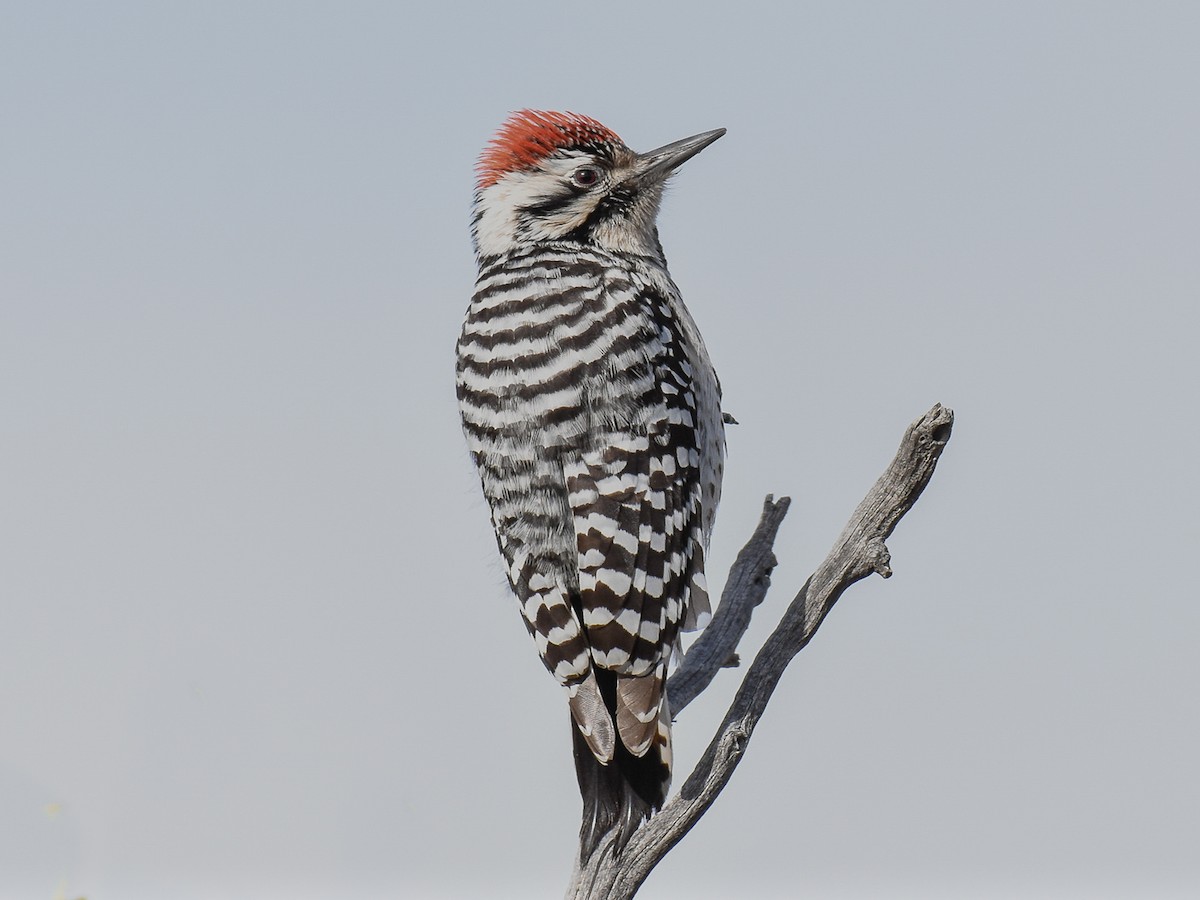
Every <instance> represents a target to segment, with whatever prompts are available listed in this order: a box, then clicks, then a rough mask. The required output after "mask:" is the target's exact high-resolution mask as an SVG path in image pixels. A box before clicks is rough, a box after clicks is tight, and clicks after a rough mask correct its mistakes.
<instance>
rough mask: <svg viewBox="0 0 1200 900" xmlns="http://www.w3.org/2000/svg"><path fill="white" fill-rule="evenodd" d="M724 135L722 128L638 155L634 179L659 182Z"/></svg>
mask: <svg viewBox="0 0 1200 900" xmlns="http://www.w3.org/2000/svg"><path fill="white" fill-rule="evenodd" d="M724 133H725V129H724V128H717V129H716V130H714V131H706V132H704V133H703V134H694V135H692V136H691V137H687V138H684V139H683V140H682V141H675V142H674V143H673V144H667V145H666V146H665V147H659V148H658V149H657V150H651V151H650V152H649V153H640V154H638V162H637V169H636V172H635V174H634V177H635V178H637V179H638V180H639V181H642V180H647V181H661V180H662V179H664V178H666V177H667V176H668V175H670V174H671V173H672V172H674V171H675V170H676V169H678V168H679V167H680V166H682V165H683V164H684V163H685V162H687V161H688V160H689V159H691V158H692V157H693V156H695V155H696V154H697V153H699V152H700V151H701V150H703V149H704V148H705V147H707V146H708V145H709V144H711V143H712V142H713V141H715V140H716V139H717V138H719V137H720V136H721V135H723V134H724Z"/></svg>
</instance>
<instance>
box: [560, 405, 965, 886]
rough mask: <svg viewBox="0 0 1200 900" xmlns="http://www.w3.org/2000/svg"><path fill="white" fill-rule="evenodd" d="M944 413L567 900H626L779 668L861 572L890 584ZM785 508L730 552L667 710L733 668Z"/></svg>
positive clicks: (924, 427) (715, 782)
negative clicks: (666, 781)
mask: <svg viewBox="0 0 1200 900" xmlns="http://www.w3.org/2000/svg"><path fill="white" fill-rule="evenodd" d="M953 425H954V412H953V411H952V410H950V409H947V408H945V407H943V406H942V405H941V404H935V405H934V407H933V408H932V409H930V410H929V411H928V412H927V413H925V414H924V415H923V416H921V417H920V418H919V419H917V420H916V421H915V422H913V423H912V425H910V426H909V427H908V429H907V430H906V431H905V433H904V436H903V437H902V438H901V441H900V448H899V450H898V451H897V452H896V456H895V458H894V459H893V460H892V462H891V464H890V465H889V466H888V467H887V469H886V470H885V471H884V473H883V474H882V475H881V476H880V477H879V480H878V481H876V482H875V485H874V486H873V487H872V488H871V490H870V491H868V493H867V495H866V496H865V497H864V498H863V500H862V502H861V503H859V504H858V508H857V509H855V511H854V514H853V515H852V516H851V518H850V521H849V522H848V523H847V524H846V527H845V528H844V529H843V530H842V533H841V535H840V536H839V537H838V539H837V541H836V542H835V543H834V546H833V549H832V550H831V551H830V553H829V555H828V556H827V557H826V558H825V560H824V562H822V563H821V565H820V566H818V567H817V569H816V571H815V572H813V574H812V575H811V576H810V577H809V579H808V581H806V582H805V583H804V586H803V587H802V588H801V589H800V592H799V593H798V594H797V595H796V596H795V598H794V599H793V600H792V602H791V604H790V605H789V606H788V608H787V610H786V611H785V612H784V614H783V617H782V618H781V619H780V621H779V624H778V625H777V626H776V627H775V630H774V631H773V632H772V633H771V635H770V636H769V637H768V638H767V640H766V642H765V643H764V644H763V646H762V648H761V649H760V650H759V652H758V654H757V655H756V656H755V658H754V661H753V663H751V665H750V667H749V668H748V669H747V670H746V674H745V676H744V677H743V679H742V683H741V686H740V687H739V688H738V691H737V693H736V695H735V696H734V698H733V702H732V703H731V704H730V707H729V710H728V711H727V712H726V714H725V719H724V721H723V722H722V723H721V725H720V727H719V728H718V729H717V732H716V734H715V735H713V738H712V740H711V741H710V742H709V745H708V749H707V750H705V752H704V755H703V756H702V757H701V758H700V761H699V762H698V763H697V764H696V767H695V769H693V770H692V773H691V774H690V775H689V776H688V777H687V779H686V780H685V781H684V783H683V785H682V786H681V788H680V790H679V793H678V794H676V795H675V796H674V797H673V798H671V799H670V800H669V801H667V803H666V804H665V805H664V806H663V808H662V809H661V810H659V812H658V813H656V814H655V815H654V816H652V817H651V818H650V819H648V820H647V821H646V822H643V823H642V825H641V826H640V827H639V828H638V829H637V830H636V831H635V832H634V833H633V835H632V836H631V837H630V838H629V842H628V843H627V844H626V845H625V847H624V849H623V850H622V851H621V852H620V853H614V848H615V847H616V846H617V844H616V838H617V835H616V834H615V833H613V834H610V835H605V836H603V837H602V838H601V839H600V842H599V844H598V845H597V849H596V850H595V852H593V853H592V855H591V857H589V858H587V859H582V858H578V857H577V860H576V865H575V870H574V873H573V874H572V879H571V884H570V885H569V887H568V889H567V894H566V896H567V900H631V898H632V897H633V896H634V895H635V894H636V893H637V891H638V889H639V888H640V887H641V885H642V883H643V882H644V881H645V880H646V878H647V877H648V876H649V874H650V872H651V871H652V870H653V869H654V867H655V866H656V865H657V864H658V862H659V861H660V860H661V859H662V858H663V857H664V856H666V855H667V853H668V852H669V851H670V850H671V848H672V847H674V846H675V845H676V844H677V843H679V841H680V840H682V839H683V837H684V835H686V834H687V833H688V831H690V830H691V828H692V827H693V826H694V825H695V824H696V822H698V821H699V820H700V817H701V816H703V815H704V813H705V812H707V810H708V808H709V807H710V806H711V805H712V803H713V801H714V800H716V798H717V796H718V795H720V793H721V791H722V790H724V789H725V786H726V785H727V784H728V783H729V780H730V778H732V776H733V772H734V770H735V769H736V768H737V766H738V763H739V762H741V759H742V756H743V755H744V754H745V751H746V747H747V745H748V743H749V741H750V737H751V735H753V733H754V728H755V726H756V725H757V724H758V720H759V719H760V718H761V717H762V714H763V712H764V711H765V709H766V706H767V702H768V701H769V700H770V698H771V694H772V693H773V692H774V690H775V686H776V685H777V684H778V683H779V679H780V677H781V676H782V675H783V672H784V669H786V668H787V666H788V664H789V663H790V662H791V661H792V659H794V658H795V656H796V654H797V653H799V652H800V651H801V650H803V649H804V647H805V646H807V644H808V642H809V641H810V640H811V639H812V636H813V635H814V634H815V633H816V630H817V629H818V628H819V627H820V625H821V623H822V622H823V621H824V620H825V616H826V615H828V614H829V611H830V610H831V609H832V608H833V605H834V604H835V603H836V602H837V601H838V599H839V598H840V597H841V595H842V594H843V593H844V592H845V590H846V589H847V588H848V587H850V585H852V584H854V583H855V582H856V581H861V580H862V579H863V578H866V577H867V576H869V575H871V574H878V575H879V576H881V577H883V578H890V577H891V574H892V567H891V562H892V558H891V552H890V551H889V550H888V547H887V543H886V541H887V538H888V537H889V536H890V535H891V533H892V531H893V530H894V529H895V527H896V524H897V523H898V522H899V521H900V519H901V518H902V517H903V516H904V514H905V513H907V512H908V511H909V510H910V509H911V508H912V507H913V505H914V504H915V503H916V502H917V498H918V497H920V496H921V492H922V491H923V490H924V489H925V486H926V485H927V484H928V483H929V480H930V478H932V477H933V472H934V469H935V468H936V466H937V462H938V459H939V458H940V457H941V454H942V451H943V450H944V449H945V447H946V444H947V442H948V441H949V440H950V434H951V431H952V429H953ZM790 505H791V501H790V499H789V498H787V497H781V498H780V499H779V500H775V499H774V497H772V496H770V495H768V496H767V498H766V500H765V501H764V502H763V511H762V515H761V517H760V519H759V522H758V527H757V528H756V529H755V531H754V534H753V535H752V536H751V538H750V540H749V542H747V544H746V546H745V547H744V548H743V549H742V551H741V553H739V554H738V557H737V559H736V560H735V561H734V563H733V566H732V568H731V569H730V572H729V578H728V579H727V580H726V583H725V589H724V591H723V592H722V594H721V602H720V605H719V606H718V608H717V612H716V615H715V616H714V617H713V620H712V621H711V622H710V623H709V625H708V627H707V628H706V629H705V630H704V632H703V633H702V634H701V635H700V637H699V638H698V639H697V640H696V642H695V643H694V644H693V645H692V647H691V649H690V650H689V651H688V653H687V655H686V656H685V657H684V659H683V661H682V663H681V664H680V666H679V668H678V670H677V671H676V672H675V674H674V675H672V676H671V679H670V681H669V682H668V684H667V692H668V696H669V699H670V704H671V710H672V712H673V714H674V715H675V716H676V717H678V715H679V713H680V712H681V711H682V710H683V709H684V708H685V707H686V706H687V705H688V704H690V703H691V702H692V701H693V700H695V699H696V697H698V696H699V695H700V694H701V693H702V692H703V691H704V690H705V689H706V688H707V687H708V686H709V684H711V683H712V680H713V678H715V677H716V674H717V672H719V671H720V670H721V669H722V668H726V667H729V666H730V665H731V663H732V665H737V660H738V654H737V647H738V644H739V643H740V642H741V639H742V636H743V635H744V634H745V633H746V629H747V628H748V627H749V625H750V618H751V615H752V614H753V612H754V609H755V608H756V607H758V606H759V605H760V604H761V603H762V602H763V600H764V599H765V598H766V595H767V590H768V589H769V588H770V586H771V573H772V571H773V570H774V568H775V566H776V565H777V563H778V560H777V559H776V558H775V553H774V550H773V548H774V544H775V537H776V535H777V534H778V532H779V526H780V524H781V523H782V522H783V519H784V517H785V516H786V515H787V511H788V507H789V506H790Z"/></svg>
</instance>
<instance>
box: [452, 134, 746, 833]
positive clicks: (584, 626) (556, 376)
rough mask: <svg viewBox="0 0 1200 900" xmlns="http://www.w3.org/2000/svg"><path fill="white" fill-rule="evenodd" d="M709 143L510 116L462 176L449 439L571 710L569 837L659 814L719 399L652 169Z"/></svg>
mask: <svg viewBox="0 0 1200 900" xmlns="http://www.w3.org/2000/svg"><path fill="white" fill-rule="evenodd" d="M722 133H723V132H722V131H716V132H709V133H707V134H704V135H698V136H696V137H695V138H689V139H687V140H684V141H680V142H678V143H676V144H672V145H668V146H667V147H664V148H661V149H660V150H657V151H652V152H651V153H648V154H640V155H639V154H636V153H634V152H633V151H631V150H629V149H628V148H627V147H625V145H624V144H623V143H622V142H621V141H620V139H619V138H617V136H616V135H615V134H613V133H612V132H611V131H609V130H608V129H607V128H605V127H604V126H602V125H600V124H599V123H598V122H595V121H594V120H592V119H588V118H587V117H584V116H577V115H574V114H569V113H567V114H563V113H535V112H530V111H524V112H521V113H517V114H515V115H514V116H513V117H512V118H510V119H509V120H508V122H506V123H505V125H504V126H503V127H502V129H501V131H500V132H499V134H498V135H497V137H496V138H495V139H494V140H493V142H492V143H491V144H490V145H489V146H488V148H487V149H486V150H485V152H484V155H483V157H482V159H481V161H480V167H479V184H478V189H477V192H476V201H475V209H474V219H473V235H474V238H475V245H476V252H477V256H478V261H479V278H478V281H477V282H476V290H475V295H474V297H473V298H472V300H471V305H470V308H469V309H468V311H467V318H466V323H465V325H464V327H463V331H462V336H461V337H460V339H459V342H458V397H459V403H460V408H461V412H462V419H463V429H464V432H465V434H466V437H467V443H468V445H469V448H470V450H471V454H472V457H473V458H474V460H475V463H476V465H477V466H478V468H479V474H480V478H481V481H482V483H483V492H484V495H485V496H486V497H487V500H488V503H489V505H490V507H491V512H492V525H493V527H494V528H495V531H496V537H497V541H498V543H499V546H500V552H501V554H502V555H503V557H504V560H505V563H506V568H507V572H508V577H509V581H510V582H511V584H512V587H513V590H514V592H515V593H516V595H517V598H518V600H519V601H520V604H521V610H522V613H523V616H524V619H525V623H526V626H527V627H528V628H529V631H530V633H531V634H532V635H533V637H534V640H535V642H536V644H537V647H538V651H539V653H540V654H541V656H542V659H543V661H544V662H545V664H546V667H547V668H548V669H549V670H550V671H551V672H552V673H553V674H554V675H555V677H556V678H558V680H559V681H560V682H561V683H562V684H563V685H564V686H565V687H566V689H567V692H568V695H569V697H570V708H571V714H572V721H573V726H574V731H575V733H576V742H575V743H576V763H577V770H578V774H579V779H580V787H581V790H582V792H583V794H584V802H585V813H586V815H585V832H588V831H589V829H590V830H591V832H592V833H602V832H603V831H605V830H607V829H608V828H609V827H610V826H611V825H612V824H613V820H614V819H615V818H617V817H621V818H623V820H624V822H623V824H624V826H625V828H626V830H627V829H629V828H631V827H632V826H633V825H636V823H637V821H639V820H640V819H641V818H642V817H644V816H645V815H648V814H649V812H650V811H651V810H653V809H656V808H658V807H659V806H661V804H662V802H663V800H664V798H665V792H666V788H667V783H668V779H669V775H670V712H669V710H668V709H667V706H666V697H665V694H664V690H663V688H664V685H665V679H666V672H667V666H668V663H669V661H670V658H671V654H672V651H673V649H674V647H675V646H676V643H677V638H678V633H679V630H680V629H681V628H684V629H690V628H693V627H696V626H697V625H698V624H703V621H704V619H705V618H706V617H707V615H708V612H709V600H708V595H707V591H706V588H705V583H704V550H705V547H706V546H707V543H708V537H709V534H710V532H711V530H712V524H713V518H714V515H715V513H716V507H717V502H718V500H719V497H720V490H721V473H722V464H723V458H724V449H725V437H724V430H723V425H722V417H721V408H720V386H719V384H718V382H717V377H716V374H715V372H714V371H713V367H712V364H711V363H710V362H709V358H708V354H707V352H706V350H705V348H704V343H703V341H702V340H701V338H700V334H699V332H698V331H697V329H696V326H695V323H694V322H693V321H692V318H691V316H690V315H689V313H688V311H687V309H686V308H685V307H684V305H683V301H682V300H681V299H680V296H679V291H678V289H677V288H676V287H675V284H674V282H672V281H671V278H670V275H669V274H668V273H667V269H666V263H665V260H664V259H663V255H662V248H661V245H660V244H659V241H658V235H657V231H656V228H655V224H654V222H655V217H656V215H657V212H658V206H659V201H660V199H661V194H662V187H663V182H664V181H665V179H666V178H667V176H668V175H669V174H670V173H671V172H672V171H674V169H675V168H676V167H677V166H678V165H680V164H681V163H682V162H684V161H685V160H686V159H688V158H690V157H691V156H693V155H695V153H698V152H699V151H700V150H701V149H703V148H704V147H705V146H707V145H708V144H710V143H712V141H714V140H716V139H717V138H718V137H720V135H721V134H722ZM589 817H590V819H591V823H590V825H589V821H588V819H589Z"/></svg>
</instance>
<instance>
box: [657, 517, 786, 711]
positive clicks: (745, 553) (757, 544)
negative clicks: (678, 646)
mask: <svg viewBox="0 0 1200 900" xmlns="http://www.w3.org/2000/svg"><path fill="white" fill-rule="evenodd" d="M791 502H792V501H791V499H790V498H788V497H783V498H781V499H780V500H779V501H778V502H776V501H775V499H774V498H773V497H771V496H770V495H768V496H767V499H766V500H764V501H763V511H762V517H761V518H760V519H759V521H758V528H756V529H755V531H754V534H753V536H751V538H750V540H749V542H748V543H747V544H746V546H745V547H743V548H742V552H741V553H739V554H738V556H737V559H736V560H734V562H733V567H732V568H731V569H730V570H729V578H728V579H726V581H725V590H724V591H722V592H721V603H720V605H718V606H717V612H716V614H715V615H714V616H713V620H712V621H711V622H710V623H709V624H708V627H707V628H705V629H704V631H703V632H702V633H701V635H700V637H699V638H697V639H696V642H695V643H694V644H693V645H692V647H691V649H690V650H688V652H687V656H685V657H684V658H683V663H682V664H681V665H680V667H679V669H678V670H677V671H676V672H675V674H674V675H672V676H671V680H670V681H669V682H667V696H668V697H669V698H670V704H671V714H672V715H673V716H676V717H677V716H678V715H679V713H680V712H681V711H682V710H683V708H684V707H685V706H687V705H688V704H689V703H691V702H692V701H693V700H695V699H696V697H698V696H699V695H700V693H701V692H702V691H703V690H704V689H705V688H707V687H708V686H709V684H710V683H711V682H712V680H713V678H714V677H716V674H717V672H719V671H720V670H721V669H722V668H726V667H728V666H730V664H731V661H736V659H737V654H736V651H737V646H738V644H739V643H740V642H741V640H742V635H744V634H745V633H746V629H747V628H749V627H750V616H751V615H752V614H753V613H754V608H755V607H756V606H758V605H759V604H760V603H762V602H763V600H764V599H765V598H766V596H767V589H768V588H769V587H770V586H771V571H772V570H773V569H774V568H775V566H776V565H778V564H779V561H778V560H777V559H776V558H775V553H774V552H773V550H772V549H771V548H772V547H773V546H774V544H775V535H776V534H778V533H779V525H780V523H781V522H783V517H784V516H786V515H787V511H788V507H789V506H790V505H791Z"/></svg>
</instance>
